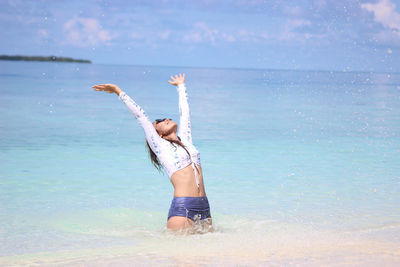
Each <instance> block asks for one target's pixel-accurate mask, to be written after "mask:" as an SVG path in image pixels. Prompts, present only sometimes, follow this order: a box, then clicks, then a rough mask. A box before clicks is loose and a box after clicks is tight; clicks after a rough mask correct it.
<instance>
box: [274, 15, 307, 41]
mask: <svg viewBox="0 0 400 267" xmlns="http://www.w3.org/2000/svg"><path fill="white" fill-rule="evenodd" d="M304 26H311V21H309V20H304V19H290V20H288V21H287V23H286V25H285V27H284V29H283V30H282V32H281V33H280V34H279V37H278V39H279V40H282V41H291V40H297V41H304V40H305V39H310V38H312V37H313V34H311V33H299V32H298V31H297V29H298V28H300V27H304Z"/></svg>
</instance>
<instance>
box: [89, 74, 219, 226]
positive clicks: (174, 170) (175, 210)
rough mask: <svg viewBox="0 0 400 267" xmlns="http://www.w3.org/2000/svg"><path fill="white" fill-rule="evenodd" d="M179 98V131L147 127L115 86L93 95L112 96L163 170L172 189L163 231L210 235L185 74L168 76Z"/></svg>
mask: <svg viewBox="0 0 400 267" xmlns="http://www.w3.org/2000/svg"><path fill="white" fill-rule="evenodd" d="M168 82H169V83H170V84H172V85H175V86H176V87H177V91H178V94H179V112H180V121H179V123H180V127H179V131H178V126H177V124H176V123H175V122H173V121H172V120H171V119H167V118H166V119H158V120H155V121H154V122H153V123H151V122H150V121H149V119H148V117H147V115H146V113H145V112H144V111H143V110H142V109H141V108H140V107H139V106H138V105H137V104H136V103H135V102H134V101H133V100H132V99H131V98H130V97H129V96H128V95H127V94H126V93H125V92H123V91H122V90H121V89H120V88H119V87H118V86H116V85H114V84H100V85H95V86H93V88H94V89H95V90H96V91H105V92H108V93H111V94H112V93H116V94H117V95H118V96H119V99H120V100H122V101H123V102H124V103H125V105H126V106H127V107H128V108H129V110H130V111H131V112H132V113H133V114H134V115H135V117H136V119H137V120H138V122H139V124H140V125H141V126H142V127H143V129H144V132H145V135H146V141H147V145H148V147H149V148H150V149H149V152H150V157H151V160H152V163H153V164H154V165H155V166H156V168H157V169H159V170H160V169H161V167H163V168H164V170H165V172H166V173H167V175H168V176H169V177H170V179H171V183H172V185H173V186H174V198H173V200H172V203H171V207H170V209H169V213H168V222H167V228H168V229H170V230H184V232H188V230H190V231H189V232H204V231H212V220H211V215H210V206H209V203H208V200H207V196H206V192H205V189H204V182H203V173H202V169H201V165H200V155H199V152H198V151H197V150H196V148H195V147H194V146H193V144H192V133H191V125H190V114H189V113H190V112H189V104H188V97H187V93H186V87H185V74H183V75H182V74H179V76H178V75H175V77H174V76H171V81H170V80H169V81H168Z"/></svg>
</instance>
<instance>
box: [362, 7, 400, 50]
mask: <svg viewBox="0 0 400 267" xmlns="http://www.w3.org/2000/svg"><path fill="white" fill-rule="evenodd" d="M361 7H362V8H364V9H366V10H368V11H369V12H372V13H373V14H374V20H375V21H376V22H378V23H380V24H382V26H384V27H385V29H384V30H382V31H381V32H379V33H378V34H376V35H375V38H376V39H377V40H379V41H381V42H383V43H388V44H393V43H400V14H399V13H397V12H396V5H395V4H393V3H392V2H390V0H380V1H379V2H377V3H375V4H371V3H366V4H361Z"/></svg>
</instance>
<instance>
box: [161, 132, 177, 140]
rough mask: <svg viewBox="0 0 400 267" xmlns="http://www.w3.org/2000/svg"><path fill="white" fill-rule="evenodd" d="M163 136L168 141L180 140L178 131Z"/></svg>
mask: <svg viewBox="0 0 400 267" xmlns="http://www.w3.org/2000/svg"><path fill="white" fill-rule="evenodd" d="M162 138H164V139H165V140H168V141H178V142H179V141H180V140H179V138H178V136H177V135H176V132H172V133H170V134H169V135H164V136H162Z"/></svg>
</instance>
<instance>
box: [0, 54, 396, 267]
mask: <svg viewBox="0 0 400 267" xmlns="http://www.w3.org/2000/svg"><path fill="white" fill-rule="evenodd" d="M177 73H185V74H186V86H187V91H188V95H189V104H190V108H191V120H192V134H193V140H194V145H195V146H196V148H197V149H198V150H199V151H200V154H201V161H202V168H203V175H204V180H205V188H206V192H207V196H208V199H209V202H210V206H211V215H212V217H213V224H214V227H215V232H213V233H207V234H202V235H190V236H176V235H173V234H171V233H168V232H167V231H166V230H165V227H166V221H167V214H168V209H169V206H170V203H171V200H172V197H173V187H172V185H171V183H170V181H169V179H168V177H167V176H166V175H165V174H164V173H159V172H158V171H157V170H156V169H155V168H154V167H153V166H152V165H151V163H150V160H149V156H148V153H147V151H146V148H145V142H144V133H143V130H142V129H141V128H140V126H139V125H138V123H137V122H136V120H135V117H134V116H133V115H132V114H131V113H130V112H129V110H128V109H127V108H126V107H125V105H124V104H123V103H122V102H121V101H120V100H119V99H118V97H117V96H116V95H110V94H107V93H105V92H96V91H94V90H93V89H92V88H91V86H92V85H94V84H100V83H114V84H117V85H118V86H120V88H121V89H122V90H124V91H125V92H126V93H127V94H128V95H129V96H131V97H132V98H133V99H134V100H135V101H136V102H137V103H138V104H139V105H140V106H141V107H142V108H143V109H144V110H145V111H146V113H147V114H148V115H149V117H150V118H151V119H156V118H164V117H171V118H172V119H173V120H174V121H179V120H178V119H179V110H178V95H177V92H176V89H175V88H174V86H171V85H170V84H168V83H167V80H168V79H169V77H170V75H172V74H177ZM399 137H400V73H373V72H343V71H318V70H315V71H312V70H310V71H300V70H273V69H221V68H195V67H173V66H171V67H168V66H133V65H131V66H129V65H101V64H77V63H76V64H75V63H54V62H51V63H50V62H12V61H0V221H1V223H0V266H28V265H29V266H147V265H164V266H221V265H224V266H241V265H242V266H247V265H254V266H256V265H264V266H321V265H324V266H376V265H378V264H379V265H382V266H398V265H399V264H400V208H399V206H400V164H399V163H400V138H399Z"/></svg>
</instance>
